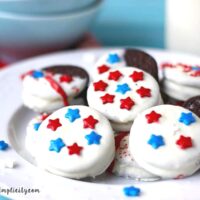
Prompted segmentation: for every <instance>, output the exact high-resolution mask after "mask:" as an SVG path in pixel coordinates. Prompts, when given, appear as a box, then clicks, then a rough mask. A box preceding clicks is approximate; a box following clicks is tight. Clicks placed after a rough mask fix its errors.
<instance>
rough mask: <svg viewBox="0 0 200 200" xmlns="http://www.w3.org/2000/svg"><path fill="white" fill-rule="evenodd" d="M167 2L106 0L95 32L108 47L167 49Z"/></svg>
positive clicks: (162, 0)
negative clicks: (165, 32)
mask: <svg viewBox="0 0 200 200" xmlns="http://www.w3.org/2000/svg"><path fill="white" fill-rule="evenodd" d="M164 10H165V0H125V1H123V0H105V2H104V4H103V6H102V11H101V13H100V15H99V17H98V19H97V21H96V23H95V24H94V26H93V28H92V31H93V32H94V33H95V35H96V37H97V38H98V39H99V40H100V41H101V42H102V43H103V44H104V45H108V46H113V45H114V46H119V45H120V46H122V45H134V46H148V47H159V48H163V47H164Z"/></svg>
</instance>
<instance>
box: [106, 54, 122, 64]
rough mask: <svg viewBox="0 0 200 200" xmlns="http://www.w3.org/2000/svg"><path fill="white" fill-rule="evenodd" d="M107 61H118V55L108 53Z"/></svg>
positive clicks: (112, 62) (111, 62)
mask: <svg viewBox="0 0 200 200" xmlns="http://www.w3.org/2000/svg"><path fill="white" fill-rule="evenodd" d="M107 62H109V63H110V64H114V63H118V62H120V57H119V56H118V55H117V54H116V53H112V54H109V55H108V58H107Z"/></svg>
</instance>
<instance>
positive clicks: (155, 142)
mask: <svg viewBox="0 0 200 200" xmlns="http://www.w3.org/2000/svg"><path fill="white" fill-rule="evenodd" d="M148 144H150V145H151V146H152V147H153V148H154V149H157V148H159V147H160V146H163V145H165V143H164V141H163V137H162V136H161V135H154V134H152V135H151V137H150V139H149V141H148Z"/></svg>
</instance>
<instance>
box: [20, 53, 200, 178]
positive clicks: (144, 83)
mask: <svg viewBox="0 0 200 200" xmlns="http://www.w3.org/2000/svg"><path fill="white" fill-rule="evenodd" d="M168 68H169V67H168V66H167V65H165V67H164V68H163V69H164V70H167V69H168ZM171 68H172V69H173V70H176V69H177V72H176V73H177V74H179V73H180V74H181V73H182V71H181V72H180V69H179V67H174V66H172V67H171ZM171 68H170V69H171ZM188 70H189V69H188ZM191 70H192V71H190V73H189V74H187V76H189V78H188V77H187V79H184V78H182V77H181V75H180V80H178V79H177V80H176V81H174V79H173V76H171V75H169V73H171V72H169V73H168V71H164V74H165V78H164V81H163V89H164V93H166V94H167V95H169V96H170V95H171V94H173V93H174V92H177V93H178V92H180V93H181V91H178V90H177V91H173V92H172V93H170V92H168V90H167V89H166V88H167V87H166V84H168V82H169V81H171V82H172V79H173V81H174V82H176V83H175V84H179V82H180V81H182V82H181V83H183V80H184V81H186V80H187V81H186V82H187V85H188V86H187V85H185V86H184V87H190V85H191V87H192V86H193V85H192V83H198V81H199V80H198V79H195V81H196V82H194V80H192V79H190V76H191V77H193V75H192V74H193V73H195V74H196V73H197V71H198V70H194V69H193V68H192V69H191ZM93 74H94V76H93V80H92V81H91V82H90V84H89V76H88V73H87V72H86V71H85V70H84V69H82V68H80V67H76V66H53V67H48V68H43V69H41V70H33V71H30V72H28V73H25V74H24V75H23V76H22V82H23V100H24V104H25V105H26V106H27V107H29V108H31V109H33V110H34V111H36V112H39V113H41V114H40V115H39V116H37V117H35V118H34V119H32V120H31V121H30V122H29V124H28V126H27V136H26V148H27V150H28V151H29V152H30V154H31V155H32V156H33V157H34V158H35V160H36V161H37V164H38V166H39V167H41V168H43V169H45V170H47V171H49V172H51V173H53V174H57V175H60V176H64V177H68V178H74V179H82V178H85V177H96V176H98V175H100V174H102V173H104V172H105V171H109V172H111V173H113V174H114V175H117V176H123V177H129V178H132V179H135V180H141V181H156V180H160V179H179V178H184V177H187V176H190V175H192V174H194V173H195V172H196V171H197V170H199V168H200V118H199V117H198V116H197V115H198V113H199V112H193V111H194V110H196V109H194V107H195V106H196V105H198V102H200V101H199V97H196V98H195V99H190V100H188V101H187V102H185V105H184V106H185V108H183V107H180V106H174V105H166V104H164V103H163V100H162V96H161V92H160V84H159V79H158V67H157V63H156V61H155V60H154V58H153V57H152V56H150V55H148V54H147V53H145V52H143V51H140V50H136V49H121V50H116V51H112V52H108V53H107V54H105V55H103V56H102V57H101V58H100V59H99V60H98V61H97V63H96V64H95V69H94V73H93ZM177 76H179V75H177ZM183 77H185V76H183ZM174 78H175V76H174ZM192 81H193V82H192ZM171 82H170V84H171ZM173 84H174V83H173ZM181 87H182V86H181ZM197 88H198V85H197V86H196V88H195V89H194V90H195V91H196V90H198V89H197ZM184 89H185V88H184ZM184 92H185V93H184V94H177V96H173V97H176V98H177V99H178V100H185V99H186V98H181V99H180V98H179V97H182V96H184V97H186V96H187V97H188V92H187V90H185V91H184ZM196 94H197V93H192V95H196ZM192 95H191V96H192ZM86 96H87V97H86ZM171 96H172V95H171ZM191 96H190V97H191ZM77 98H78V99H79V98H80V99H82V101H80V102H81V103H78V105H75V103H74V102H76V100H77ZM42 113H45V114H42ZM195 113H196V114H197V115H196V114H195Z"/></svg>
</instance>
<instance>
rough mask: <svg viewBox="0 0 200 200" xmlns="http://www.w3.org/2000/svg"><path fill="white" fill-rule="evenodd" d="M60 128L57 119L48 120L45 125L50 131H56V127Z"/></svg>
mask: <svg viewBox="0 0 200 200" xmlns="http://www.w3.org/2000/svg"><path fill="white" fill-rule="evenodd" d="M60 126H62V124H61V123H60V121H59V119H58V118H57V119H50V120H49V123H48V125H47V128H49V129H51V130H52V131H56V130H57V128H58V127H60Z"/></svg>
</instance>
